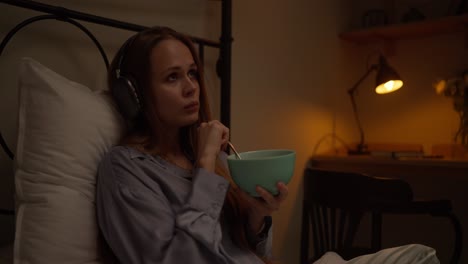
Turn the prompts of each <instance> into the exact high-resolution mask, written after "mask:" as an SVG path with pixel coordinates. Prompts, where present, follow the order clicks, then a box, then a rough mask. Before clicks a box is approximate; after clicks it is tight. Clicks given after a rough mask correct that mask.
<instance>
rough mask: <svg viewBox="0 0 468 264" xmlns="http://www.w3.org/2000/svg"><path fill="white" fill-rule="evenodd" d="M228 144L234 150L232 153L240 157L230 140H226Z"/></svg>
mask: <svg viewBox="0 0 468 264" xmlns="http://www.w3.org/2000/svg"><path fill="white" fill-rule="evenodd" d="M228 145H229V147H230V148H231V149H232V150H233V151H234V153H235V154H236V157H237V158H238V159H242V158H241V156H240V155H239V153H238V152H237V151H236V148H234V145H232V143H231V142H230V141H228Z"/></svg>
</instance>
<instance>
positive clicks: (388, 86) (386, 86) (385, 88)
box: [375, 80, 403, 94]
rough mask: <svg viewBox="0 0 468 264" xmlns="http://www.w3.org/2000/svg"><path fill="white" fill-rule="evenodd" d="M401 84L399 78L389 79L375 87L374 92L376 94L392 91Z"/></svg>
mask: <svg viewBox="0 0 468 264" xmlns="http://www.w3.org/2000/svg"><path fill="white" fill-rule="evenodd" d="M402 86H403V82H402V81H401V80H391V81H388V82H386V83H383V84H381V85H379V86H377V87H376V88H375V92H376V93H378V94H386V93H391V92H394V91H396V90H398V89H400V88H401V87H402Z"/></svg>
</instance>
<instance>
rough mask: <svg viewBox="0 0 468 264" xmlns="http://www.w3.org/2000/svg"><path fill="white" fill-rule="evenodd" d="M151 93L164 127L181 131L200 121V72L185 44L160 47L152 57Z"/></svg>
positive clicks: (174, 42) (175, 42) (167, 42)
mask: <svg viewBox="0 0 468 264" xmlns="http://www.w3.org/2000/svg"><path fill="white" fill-rule="evenodd" d="M150 61H151V71H150V72H151V89H152V90H153V96H154V103H155V104H154V105H155V108H156V109H155V110H156V114H157V116H158V118H159V120H160V122H161V125H163V126H165V127H167V128H181V127H184V126H188V125H191V124H193V123H195V122H196V121H197V120H198V110H199V108H200V103H199V94H200V87H199V83H198V69H197V65H196V64H195V61H194V59H193V57H192V54H191V53H190V50H189V49H188V47H187V46H185V44H183V43H182V42H180V41H179V40H176V39H167V40H163V41H161V42H160V43H158V44H157V45H156V46H155V47H154V48H153V50H152V51H151V55H150Z"/></svg>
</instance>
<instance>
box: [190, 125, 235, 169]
mask: <svg viewBox="0 0 468 264" xmlns="http://www.w3.org/2000/svg"><path fill="white" fill-rule="evenodd" d="M228 140H229V129H228V128H227V127H226V126H224V125H223V124H222V123H221V122H219V121H218V120H213V121H210V122H204V123H201V124H200V127H199V128H198V160H197V166H199V167H201V168H204V169H206V170H208V171H214V168H215V164H216V159H217V157H218V154H219V152H220V151H221V150H222V149H224V148H225V147H226V145H227V142H228Z"/></svg>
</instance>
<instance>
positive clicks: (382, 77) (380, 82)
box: [348, 55, 403, 155]
mask: <svg viewBox="0 0 468 264" xmlns="http://www.w3.org/2000/svg"><path fill="white" fill-rule="evenodd" d="M373 71H377V76H376V79H375V92H376V93H378V94H386V93H391V92H394V91H396V90H398V89H400V88H401V87H402V86H403V81H402V80H401V78H400V76H399V75H398V73H397V72H396V71H395V70H394V69H393V68H392V67H391V66H390V65H388V63H387V60H386V59H385V57H384V56H382V55H380V56H379V62H378V63H377V64H373V65H372V66H371V67H369V69H368V70H367V72H366V73H365V74H364V75H363V76H362V77H361V78H360V79H359V80H358V81H357V82H356V84H354V85H353V86H352V87H351V88H350V89H349V90H348V94H349V96H350V97H351V104H352V106H353V112H354V117H355V118H356V123H357V125H358V128H359V132H360V135H361V140H360V142H359V144H358V145H357V148H356V149H351V150H349V151H348V154H349V155H364V154H369V151H368V149H367V145H366V144H365V143H364V130H363V129H362V126H361V121H360V120H359V115H358V112H357V107H356V101H355V98H354V96H355V93H356V90H357V88H358V87H359V85H360V84H361V83H362V82H363V81H364V80H365V79H366V78H367V77H368V76H369V74H370V73H371V72H373Z"/></svg>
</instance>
